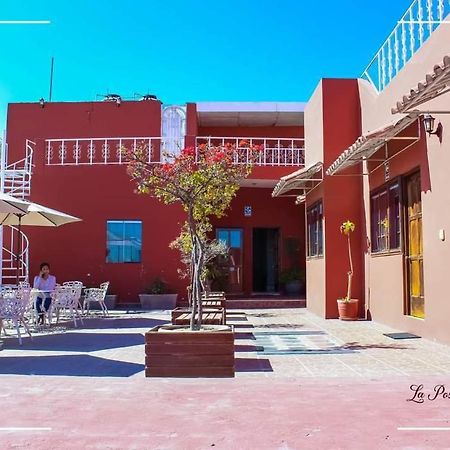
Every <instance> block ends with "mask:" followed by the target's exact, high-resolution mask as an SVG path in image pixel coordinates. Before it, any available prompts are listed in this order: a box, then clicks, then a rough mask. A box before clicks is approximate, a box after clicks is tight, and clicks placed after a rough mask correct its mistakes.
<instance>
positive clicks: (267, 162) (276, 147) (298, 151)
mask: <svg viewBox="0 0 450 450" xmlns="http://www.w3.org/2000/svg"><path fill="white" fill-rule="evenodd" d="M228 143H229V144H231V145H233V146H234V147H235V149H236V151H235V153H234V155H235V156H234V162H235V164H246V163H248V161H249V152H250V151H252V150H250V149H249V146H250V147H252V146H259V147H260V148H261V151H260V153H259V157H258V160H257V161H256V162H255V165H257V166H303V165H304V164H305V145H304V144H305V141H304V139H303V138H269V137H261V138H260V137H206V136H205V137H197V138H196V146H198V145H200V144H208V145H225V144H228Z"/></svg>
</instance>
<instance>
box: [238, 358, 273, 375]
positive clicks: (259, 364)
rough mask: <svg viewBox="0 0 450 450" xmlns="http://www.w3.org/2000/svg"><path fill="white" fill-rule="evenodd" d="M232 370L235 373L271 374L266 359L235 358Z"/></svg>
mask: <svg viewBox="0 0 450 450" xmlns="http://www.w3.org/2000/svg"><path fill="white" fill-rule="evenodd" d="M234 368H235V371H236V372H273V368H272V365H271V364H270V361H269V360H268V359H258V358H235V360H234Z"/></svg>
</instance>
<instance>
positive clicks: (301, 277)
mask: <svg viewBox="0 0 450 450" xmlns="http://www.w3.org/2000/svg"><path fill="white" fill-rule="evenodd" d="M305 276H306V274H305V269H303V268H301V267H298V266H294V267H291V268H289V269H285V270H283V271H281V273H280V276H279V281H280V283H282V284H286V283H290V282H292V281H302V282H304V281H305Z"/></svg>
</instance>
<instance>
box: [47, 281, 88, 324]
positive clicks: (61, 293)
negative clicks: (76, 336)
mask: <svg viewBox="0 0 450 450" xmlns="http://www.w3.org/2000/svg"><path fill="white" fill-rule="evenodd" d="M79 299H80V297H79V295H78V288H77V287H73V286H57V287H56V289H55V291H54V292H53V293H52V307H51V309H52V311H54V312H55V314H56V323H58V322H59V316H60V314H61V311H63V312H66V313H68V314H69V316H70V317H71V319H72V320H73V324H74V325H75V326H76V327H78V324H77V320H80V322H81V324H83V319H82V317H81V315H80V314H79V312H78V301H79Z"/></svg>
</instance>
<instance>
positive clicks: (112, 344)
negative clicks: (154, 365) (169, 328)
mask: <svg viewBox="0 0 450 450" xmlns="http://www.w3.org/2000/svg"><path fill="white" fill-rule="evenodd" d="M22 342H23V344H22V346H20V345H19V340H18V339H17V338H15V337H13V336H10V337H9V338H7V339H4V340H3V345H4V349H5V350H6V349H17V350H41V351H53V352H82V353H84V352H95V351H98V350H108V349H113V348H123V347H132V346H134V345H142V344H143V343H144V336H143V335H142V334H140V333H77V332H68V333H61V334H45V335H40V336H39V335H34V336H33V338H30V337H28V336H27V337H26V338H23V339H22ZM2 360H3V358H2Z"/></svg>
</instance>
